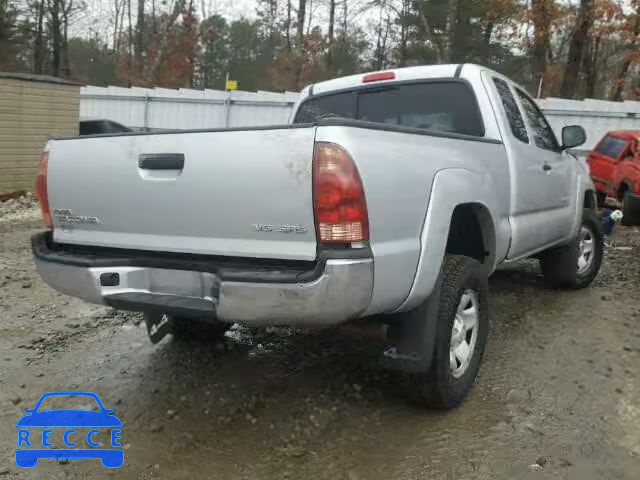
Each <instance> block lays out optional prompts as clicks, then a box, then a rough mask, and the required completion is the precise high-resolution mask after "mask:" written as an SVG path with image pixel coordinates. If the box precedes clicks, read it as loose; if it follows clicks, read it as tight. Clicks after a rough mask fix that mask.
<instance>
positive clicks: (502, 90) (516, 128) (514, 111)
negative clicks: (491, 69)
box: [493, 78, 529, 143]
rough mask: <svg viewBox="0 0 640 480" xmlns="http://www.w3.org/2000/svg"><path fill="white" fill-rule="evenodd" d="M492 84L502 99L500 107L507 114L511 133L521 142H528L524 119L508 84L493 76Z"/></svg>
mask: <svg viewBox="0 0 640 480" xmlns="http://www.w3.org/2000/svg"><path fill="white" fill-rule="evenodd" d="M493 84H494V85H495V86H496V90H497V91H498V95H499V96H500V100H501V101H502V108H504V113H505V115H506V116H507V120H508V122H509V126H510V127H511V133H513V136H514V137H516V138H517V139H518V140H520V141H521V142H524V143H529V136H528V135H527V127H526V126H525V124H524V119H523V118H522V114H521V113H520V109H519V108H518V103H517V102H516V99H515V97H514V96H513V93H511V89H510V88H509V84H508V83H507V82H505V81H504V80H501V79H499V78H494V79H493Z"/></svg>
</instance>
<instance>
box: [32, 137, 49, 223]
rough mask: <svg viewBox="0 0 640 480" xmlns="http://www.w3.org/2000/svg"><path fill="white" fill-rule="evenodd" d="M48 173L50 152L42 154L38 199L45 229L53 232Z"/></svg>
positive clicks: (38, 180)
mask: <svg viewBox="0 0 640 480" xmlns="http://www.w3.org/2000/svg"><path fill="white" fill-rule="evenodd" d="M48 173H49V152H48V151H46V150H45V151H44V152H42V157H41V158H40V165H39V167H38V175H37V176H36V185H35V190H36V192H35V193H36V198H37V199H38V202H39V203H40V210H41V212H42V222H43V223H44V226H45V228H47V229H48V230H53V219H52V217H51V208H50V206H49V188H48V185H47V183H48Z"/></svg>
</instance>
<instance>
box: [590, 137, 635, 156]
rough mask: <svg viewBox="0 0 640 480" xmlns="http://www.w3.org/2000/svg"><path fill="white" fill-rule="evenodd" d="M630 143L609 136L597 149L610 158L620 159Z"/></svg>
mask: <svg viewBox="0 0 640 480" xmlns="http://www.w3.org/2000/svg"><path fill="white" fill-rule="evenodd" d="M628 143H629V142H627V140H623V139H621V138H616V137H612V136H610V135H607V136H606V137H604V138H603V139H602V141H601V142H600V143H599V144H598V146H597V147H596V152H598V153H599V154H601V155H604V156H606V157H609V158H618V157H619V156H620V154H621V153H622V152H623V150H624V149H625V148H626V147H627V144H628Z"/></svg>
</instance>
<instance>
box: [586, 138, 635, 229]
mask: <svg viewBox="0 0 640 480" xmlns="http://www.w3.org/2000/svg"><path fill="white" fill-rule="evenodd" d="M587 163H588V164H589V167H590V168H591V178H592V179H593V183H594V184H595V186H596V189H597V190H598V203H599V204H600V205H603V204H604V200H605V198H606V196H610V197H613V198H617V199H618V200H620V201H621V202H622V213H623V214H624V217H623V219H622V223H623V224H625V225H640V130H635V131H633V130H619V131H613V132H609V133H607V134H606V135H605V136H604V138H603V139H602V140H600V143H598V145H597V146H596V148H594V149H593V150H592V151H591V153H589V157H588V158H587Z"/></svg>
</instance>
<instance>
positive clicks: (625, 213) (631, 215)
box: [621, 191, 640, 226]
mask: <svg viewBox="0 0 640 480" xmlns="http://www.w3.org/2000/svg"><path fill="white" fill-rule="evenodd" d="M631 195H632V194H631V193H630V192H629V191H626V192H625V193H624V196H623V197H622V222H621V223H622V224H623V225H627V226H633V225H640V201H637V202H635V204H636V205H635V208H634V205H633V203H634V202H633V201H632V196H631Z"/></svg>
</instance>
